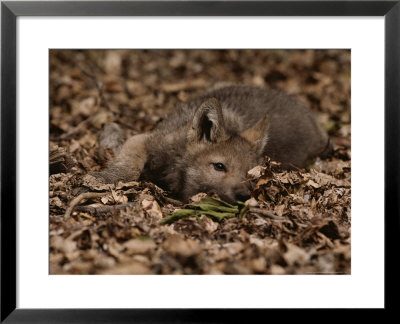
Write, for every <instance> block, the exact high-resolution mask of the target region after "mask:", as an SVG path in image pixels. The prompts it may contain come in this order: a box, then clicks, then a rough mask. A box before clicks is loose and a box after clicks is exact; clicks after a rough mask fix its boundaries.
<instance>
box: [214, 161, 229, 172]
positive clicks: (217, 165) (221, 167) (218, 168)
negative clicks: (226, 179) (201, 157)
mask: <svg viewBox="0 0 400 324" xmlns="http://www.w3.org/2000/svg"><path fill="white" fill-rule="evenodd" d="M213 165H214V169H215V170H216V171H226V168H225V165H223V164H222V163H220V162H218V163H213Z"/></svg>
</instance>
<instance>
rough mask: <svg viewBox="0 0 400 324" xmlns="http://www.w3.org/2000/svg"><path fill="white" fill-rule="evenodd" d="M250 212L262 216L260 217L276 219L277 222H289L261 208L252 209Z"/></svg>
mask: <svg viewBox="0 0 400 324" xmlns="http://www.w3.org/2000/svg"><path fill="white" fill-rule="evenodd" d="M250 212H251V213H256V214H260V215H263V216H267V217H269V218H272V219H276V220H281V221H283V220H288V219H287V218H285V217H282V216H277V215H274V214H272V213H270V212H268V211H266V210H264V209H261V208H254V207H250Z"/></svg>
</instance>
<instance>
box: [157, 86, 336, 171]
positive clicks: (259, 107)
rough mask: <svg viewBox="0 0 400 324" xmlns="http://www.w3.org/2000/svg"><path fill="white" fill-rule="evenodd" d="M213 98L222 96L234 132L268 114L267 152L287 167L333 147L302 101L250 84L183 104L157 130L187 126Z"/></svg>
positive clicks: (227, 124) (302, 163)
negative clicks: (198, 111) (330, 146)
mask: <svg viewBox="0 0 400 324" xmlns="http://www.w3.org/2000/svg"><path fill="white" fill-rule="evenodd" d="M209 98H215V99H217V100H218V102H219V104H220V105H221V108H222V112H223V117H224V123H225V128H226V130H227V132H230V133H242V132H244V131H245V130H247V129H250V128H251V127H252V126H254V125H255V124H256V123H257V122H259V121H260V120H261V119H262V118H263V117H264V116H265V115H267V118H268V127H267V128H266V132H267V134H266V135H267V139H266V146H265V147H264V150H263V154H265V155H267V156H269V157H270V158H271V159H272V160H275V161H279V162H282V164H283V165H285V166H286V167H290V166H291V165H293V166H296V167H304V166H306V163H307V162H308V161H309V160H312V159H313V158H315V157H317V156H318V155H320V154H322V153H323V152H325V151H326V150H328V148H329V138H328V135H327V134H326V133H325V132H324V131H323V130H322V129H321V128H320V126H319V125H318V124H317V121H316V119H315V116H314V114H313V112H312V111H310V110H309V109H308V108H307V107H306V106H305V105H304V104H303V103H302V102H300V101H299V100H298V99H296V98H295V97H293V96H290V95H288V94H286V93H284V92H283V91H279V90H272V89H262V88H257V87H252V86H246V85H233V86H228V87H224V88H220V89H217V90H214V91H210V92H208V93H207V94H205V95H203V96H201V97H198V98H196V99H194V100H191V101H189V102H187V103H184V104H182V105H181V106H180V107H179V108H178V109H176V110H175V111H174V112H173V113H172V114H171V115H169V116H168V118H167V119H165V120H164V121H163V122H162V123H160V124H159V125H158V127H157V128H156V131H157V132H160V133H169V132H171V131H175V130H177V129H180V128H182V127H185V126H186V125H187V124H189V123H190V122H191V121H192V120H193V116H194V113H195V111H196V110H197V109H198V108H199V106H200V105H201V104H202V103H203V102H204V101H205V100H207V99H209Z"/></svg>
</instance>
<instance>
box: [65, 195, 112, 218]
mask: <svg viewBox="0 0 400 324" xmlns="http://www.w3.org/2000/svg"><path fill="white" fill-rule="evenodd" d="M106 194H107V192H84V193H82V194H80V195H79V196H78V197H75V198H74V199H72V201H71V202H70V204H69V206H68V208H67V210H66V211H65V215H64V220H67V219H69V218H70V217H71V214H72V211H73V210H74V208H75V207H76V206H77V205H79V204H80V202H81V201H82V200H84V199H90V198H99V197H103V196H104V195H106Z"/></svg>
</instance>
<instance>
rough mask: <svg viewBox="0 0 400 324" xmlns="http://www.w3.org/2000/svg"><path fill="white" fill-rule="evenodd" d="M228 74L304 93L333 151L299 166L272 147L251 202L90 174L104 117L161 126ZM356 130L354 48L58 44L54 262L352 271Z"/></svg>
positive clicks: (105, 270) (138, 129) (96, 163)
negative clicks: (178, 194) (282, 160)
mask: <svg viewBox="0 0 400 324" xmlns="http://www.w3.org/2000/svg"><path fill="white" fill-rule="evenodd" d="M225 82H226V83H232V82H233V83H244V84H252V85H257V86H261V87H265V88H280V89H283V90H285V91H286V92H289V93H291V94H294V95H296V96H297V97H298V98H299V99H300V100H303V101H304V102H305V103H306V104H307V106H309V107H310V108H311V109H313V110H314V111H316V112H318V118H319V121H320V123H321V124H322V125H323V127H324V128H325V129H326V131H327V132H328V133H329V134H330V136H331V138H332V141H333V143H334V152H333V154H332V156H330V157H329V158H327V159H325V160H321V159H317V160H316V161H315V162H314V163H313V164H312V165H310V167H309V168H307V169H299V170H293V171H287V170H283V169H282V168H281V167H280V165H279V163H277V162H274V161H270V160H269V159H268V158H266V159H265V162H264V164H263V165H260V166H257V167H256V168H254V169H252V170H250V171H249V178H251V179H252V180H251V181H252V182H253V184H254V190H253V193H252V198H251V199H250V200H249V201H247V202H246V205H245V206H244V205H236V206H232V205H231V206H227V205H224V203H222V202H219V201H218V200H216V198H217V197H214V198H211V197H206V195H205V194H204V193H200V194H198V195H196V196H194V197H192V202H191V204H190V205H188V206H184V205H183V204H182V203H181V202H179V201H176V200H174V199H172V198H171V197H169V196H168V193H167V192H165V191H163V190H162V189H161V188H158V187H157V186H155V185H154V184H152V183H145V182H129V183H118V184H115V185H114V184H112V185H111V184H109V185H104V184H102V183H100V182H98V181H97V180H96V179H95V178H93V177H91V176H90V175H88V173H91V172H94V171H97V170H99V169H100V168H101V167H103V166H104V165H105V163H106V161H103V160H102V159H100V158H99V154H98V151H97V149H98V139H97V137H98V134H99V131H100V130H101V128H102V126H103V125H105V124H107V123H110V122H116V123H118V124H119V125H121V127H122V128H123V130H124V131H125V133H126V136H131V135H135V134H139V133H142V132H146V131H150V130H151V129H153V128H154V127H155V125H156V124H157V123H158V122H159V121H160V120H161V119H163V118H164V117H165V115H166V114H167V113H168V112H170V111H171V110H172V109H174V107H176V105H177V104H178V103H179V102H182V101H186V100H188V99H189V98H191V97H192V96H196V95H197V94H200V93H202V91H204V90H206V89H207V88H208V87H211V86H213V85H215V84H218V83H225ZM350 136H351V134H350V51H347V50H148V51H146V50H85V51H79V50H52V51H51V52H50V157H49V159H50V180H49V181H50V193H49V195H50V215H49V219H50V224H49V235H50V251H49V253H50V273H51V274H316V273H324V274H330V273H332V274H339V273H344V274H349V273H350V269H351V262H350V260H351V255H350V234H351V227H350V222H351V200H350V198H351V186H350V184H351V150H350V139H351V138H350ZM210 202H213V203H211V204H210ZM213 204H214V205H215V206H210V205H213ZM225 207H226V208H228V209H230V210H224V208H225ZM212 209H214V210H212ZM215 213H216V214H215ZM225 213H227V214H229V215H228V217H225V216H226V215H227V214H226V215H225ZM183 214H184V216H185V217H181V216H182V215H183ZM177 215H178V217H177ZM221 215H224V217H221Z"/></svg>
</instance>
